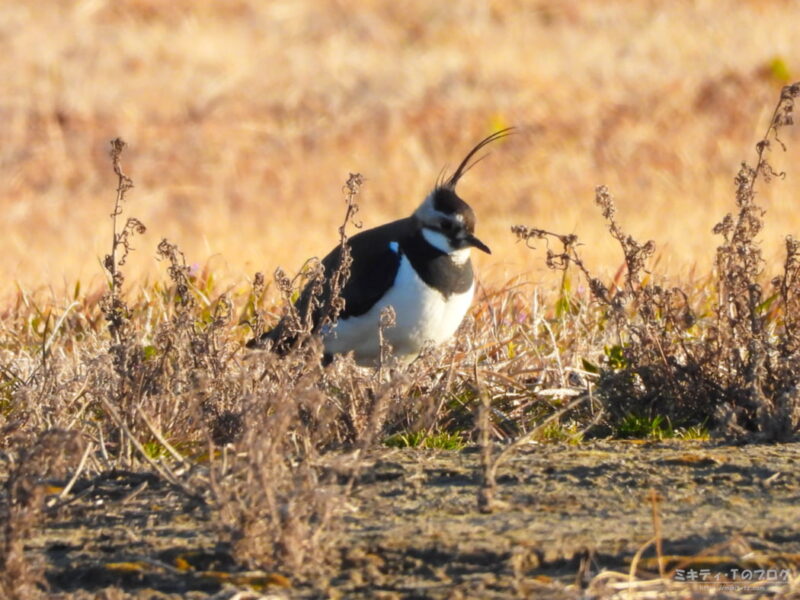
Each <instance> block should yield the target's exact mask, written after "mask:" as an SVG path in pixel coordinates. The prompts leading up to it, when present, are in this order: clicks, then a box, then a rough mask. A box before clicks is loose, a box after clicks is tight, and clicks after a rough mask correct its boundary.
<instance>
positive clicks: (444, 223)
mask: <svg viewBox="0 0 800 600" xmlns="http://www.w3.org/2000/svg"><path fill="white" fill-rule="evenodd" d="M439 227H441V228H442V231H450V230H451V229H453V223H452V221H447V220H442V222H441V223H439Z"/></svg>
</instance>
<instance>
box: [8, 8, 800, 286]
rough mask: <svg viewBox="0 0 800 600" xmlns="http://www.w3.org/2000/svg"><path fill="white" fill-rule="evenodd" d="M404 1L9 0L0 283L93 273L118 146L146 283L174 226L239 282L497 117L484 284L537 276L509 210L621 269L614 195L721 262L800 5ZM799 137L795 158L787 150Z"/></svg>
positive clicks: (674, 258) (645, 230)
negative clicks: (598, 206) (111, 143)
mask: <svg viewBox="0 0 800 600" xmlns="http://www.w3.org/2000/svg"><path fill="white" fill-rule="evenodd" d="M403 6H404V7H403V9H402V10H400V9H399V8H398V7H397V6H396V4H395V3H392V2H365V3H362V4H361V5H360V6H359V8H358V9H357V10H351V9H350V8H349V7H347V6H345V5H342V4H339V3H328V4H326V5H325V6H324V7H320V6H318V5H317V4H316V3H310V2H309V3H291V4H280V3H278V4H274V3H271V4H265V3H258V2H247V1H243V0H239V1H236V2H226V3H225V4H224V7H223V6H221V5H220V4H219V3H216V2H210V1H201V2H191V3H190V2H177V3H176V2H171V3H169V5H164V4H162V3H160V2H153V1H149V0H148V1H144V0H125V1H122V2H113V3H112V2H106V1H103V0H83V1H81V2H74V3H67V4H63V3H60V4H59V3H34V4H20V3H16V2H3V3H0V34H2V35H0V40H2V42H0V44H2V49H3V56H4V59H3V61H2V62H1V63H0V69H2V71H0V75H2V78H3V80H4V81H5V82H6V87H5V91H4V94H3V98H2V99H0V111H1V112H2V115H3V118H2V120H0V137H2V139H3V140H4V143H3V147H2V149H0V175H1V176H0V206H2V209H3V214H4V225H3V229H2V235H0V240H1V241H0V253H2V256H3V257H4V260H3V261H2V262H0V277H2V279H3V281H6V282H19V283H20V284H21V285H22V286H23V287H24V288H25V289H26V290H34V289H39V288H40V287H41V286H49V287H50V288H52V289H54V290H55V292H56V297H60V295H61V293H62V291H63V290H64V289H69V290H71V289H72V288H73V287H74V285H75V283H76V282H77V281H80V282H81V283H82V285H83V287H84V288H85V289H87V288H92V289H93V288H95V287H97V286H98V285H99V284H100V277H99V276H98V262H99V261H100V260H101V259H102V257H103V256H104V255H105V254H106V253H107V251H108V249H107V235H106V234H105V232H104V231H103V230H102V229H100V228H98V227H97V224H98V222H102V221H103V220H104V219H105V217H106V215H107V214H108V212H109V209H108V205H107V199H106V191H107V190H108V188H109V186H110V185H112V177H111V175H110V173H109V171H108V169H107V165H106V145H107V142H108V140H109V139H111V138H112V137H115V136H117V135H120V136H121V137H123V138H124V139H125V140H126V141H127V142H128V143H129V144H130V145H131V148H132V150H133V152H132V153H131V155H130V158H129V164H128V171H129V174H130V175H131V176H132V177H133V178H134V179H135V180H136V184H137V190H136V193H137V197H136V198H137V199H136V202H137V210H136V216H137V217H139V218H140V219H141V220H142V221H143V222H144V223H147V224H148V225H150V231H149V232H148V233H147V234H145V235H144V236H143V237H142V238H141V239H139V240H138V241H137V243H136V246H137V248H138V249H139V251H140V252H139V253H138V254H137V255H135V256H133V257H132V258H131V263H130V266H129V269H128V273H129V276H130V277H131V280H138V279H139V278H140V277H142V276H147V277H148V278H149V279H150V280H151V281H152V280H157V279H158V278H159V277H160V276H161V275H162V274H163V272H162V270H161V269H160V266H159V264H158V263H157V262H156V261H155V260H154V256H155V247H156V245H157V244H158V241H159V240H160V239H161V237H168V238H169V239H171V240H173V241H174V242H175V243H177V244H178V245H179V246H180V247H181V248H182V249H183V251H184V252H185V253H186V256H187V260H188V262H189V264H199V265H205V264H206V263H209V264H210V265H211V268H212V269H213V271H214V273H215V276H216V277H217V279H218V280H222V281H223V282H225V283H233V284H237V285H238V284H241V282H243V281H245V280H248V279H250V277H251V276H252V273H254V272H255V271H257V270H264V271H266V272H272V271H273V269H274V268H275V267H276V266H278V265H282V266H284V267H285V268H286V269H287V270H288V271H291V272H294V271H296V270H297V269H298V268H299V266H300V265H301V264H302V263H303V262H304V261H305V259H306V258H307V257H308V256H309V255H312V254H322V253H325V252H326V251H327V250H328V249H329V248H330V247H332V246H333V245H334V244H335V242H336V226H337V225H338V223H339V217H340V215H339V203H340V196H339V194H338V193H337V190H338V189H339V188H340V186H341V184H342V182H343V181H344V180H345V179H346V176H347V173H348V172H350V171H352V172H356V171H357V172H360V173H362V174H364V175H365V177H366V178H367V182H366V185H365V186H364V190H363V194H364V197H363V199H362V203H363V205H364V211H363V216H364V220H365V225H366V226H373V225H376V224H378V223H381V222H383V221H386V220H387V219H389V218H396V217H400V216H405V215H407V214H408V213H410V211H411V210H413V208H414V207H415V206H416V204H417V203H418V202H419V201H420V200H421V199H422V197H423V196H424V194H425V193H426V192H427V191H428V190H429V188H430V187H431V186H432V185H433V183H434V180H435V178H436V175H437V174H438V173H439V171H440V169H441V168H442V167H443V166H444V165H446V164H450V165H451V166H452V163H453V161H454V160H456V159H457V157H459V156H461V154H462V153H463V151H464V149H465V148H467V147H469V146H470V144H472V143H473V142H474V140H475V139H478V138H480V136H482V135H484V134H486V133H487V132H488V131H490V130H491V129H492V127H494V126H497V125H498V124H513V125H516V126H519V127H521V128H522V129H523V131H524V133H523V134H522V135H519V136H516V137H515V138H514V139H510V140H508V141H507V142H505V145H504V146H502V147H498V148H497V149H495V151H494V156H493V157H492V161H491V165H489V163H487V164H485V165H482V166H481V168H480V169H478V170H476V171H475V172H474V173H472V174H471V176H470V177H468V178H466V180H465V181H464V187H463V194H464V197H465V198H466V199H467V200H468V201H470V202H472V203H473V204H474V207H475V209H476V213H477V215H478V219H479V226H478V228H479V233H480V235H481V236H482V238H485V239H487V242H488V243H489V245H490V246H491V247H492V248H493V249H494V250H495V253H494V255H493V256H492V257H487V258H486V259H483V258H481V265H480V266H481V272H482V275H483V277H484V279H485V280H486V281H488V282H489V283H491V284H492V285H493V286H494V285H496V284H498V283H504V282H505V280H506V279H507V278H508V277H511V276H513V275H517V274H518V273H520V272H522V271H531V272H532V273H533V277H534V278H535V279H539V278H544V277H546V276H547V275H546V270H545V269H543V268H542V267H540V266H539V265H537V264H536V263H534V262H533V261H530V260H529V259H528V257H525V256H524V255H520V253H518V252H515V251H514V250H513V241H512V240H511V239H510V238H508V236H507V235H506V231H507V228H508V226H509V224H511V223H520V222H524V223H535V224H536V225H537V226H540V227H542V228H545V229H549V230H551V231H564V232H573V233H576V234H577V235H578V236H579V237H580V239H581V240H583V241H584V242H585V243H586V244H587V246H588V247H590V248H591V249H592V250H591V255H590V256H588V257H587V260H588V261H589V262H590V266H591V267H592V268H593V269H598V270H602V271H605V272H607V273H613V271H614V270H615V269H616V268H617V266H618V265H619V264H620V257H619V255H618V253H617V250H616V248H615V247H614V245H613V244H612V243H611V242H610V240H608V239H606V236H605V235H603V233H602V220H601V219H600V218H599V216H598V215H596V213H595V212H594V211H593V210H592V199H593V195H594V194H593V190H594V187H595V186H596V185H597V184H599V183H605V184H606V185H608V186H609V187H610V189H612V190H614V192H615V195H616V198H617V200H618V205H619V209H620V211H621V212H622V213H624V214H626V215H627V216H628V221H627V223H628V228H629V230H630V231H631V232H632V233H633V234H634V235H635V236H636V237H637V238H641V239H655V240H656V241H657V242H658V248H659V256H660V262H661V265H662V268H664V269H666V270H667V271H668V272H670V273H672V274H676V275H680V276H686V277H688V276H689V271H690V269H691V268H692V267H693V266H694V265H695V264H697V265H698V272H699V273H703V272H704V271H705V269H707V268H708V267H709V266H710V265H711V261H710V257H711V252H709V250H710V249H712V248H713V245H714V244H715V242H714V241H713V239H710V238H709V236H708V232H709V231H710V230H711V228H712V227H713V225H714V224H715V223H716V219H717V218H718V215H720V214H722V213H723V212H724V211H725V210H726V208H725V207H727V205H728V202H729V198H730V191H731V176H730V174H731V172H733V171H734V170H735V168H736V165H738V163H739V160H740V159H741V158H742V155H743V148H746V147H748V145H749V144H750V143H751V141H752V140H753V139H755V135H756V132H758V131H761V130H763V128H764V126H765V121H766V119H767V118H768V114H767V109H766V108H765V107H767V106H769V104H770V102H771V99H772V98H773V97H774V95H775V94H776V93H777V90H778V89H779V88H780V86H781V85H783V84H784V83H786V81H785V79H786V78H787V77H788V75H790V74H791V73H792V72H795V73H796V71H797V69H799V68H800V66H798V64H796V63H795V54H794V52H793V47H792V46H791V43H792V40H793V36H794V33H795V31H794V23H796V22H797V20H798V17H800V14H798V13H799V12H800V8H798V7H797V5H796V4H794V3H792V2H780V1H774V2H733V1H731V2H723V3H720V2H717V1H713V2H712V1H703V2H643V3H638V4H636V5H635V6H631V5H630V3H628V2H618V3H605V2H603V3H600V2H592V1H565V2H540V3H536V4H530V3H484V2H475V3H460V4H459V6H458V7H448V8H447V9H444V8H441V9H437V8H433V7H430V6H429V5H428V3H425V2H412V3H410V4H409V3H404V5H403ZM787 71H788V72H787ZM787 135H789V136H796V135H797V133H796V132H793V133H790V134H787ZM789 141H791V140H789ZM790 147H791V150H790V153H789V154H788V155H787V156H786V157H785V159H784V160H785V164H792V163H793V162H797V157H798V154H797V152H798V149H797V148H798V147H800V144H790ZM776 166H777V167H778V168H780V167H781V165H780V164H778V165H776ZM798 186H800V184H798V182H797V181H794V180H789V181H787V182H786V184H785V185H784V187H783V188H781V191H780V195H773V191H771V190H767V191H765V192H764V194H765V198H764V200H765V204H766V206H767V207H768V209H769V210H770V214H771V215H772V217H773V218H772V219H771V221H770V223H768V226H767V230H766V231H765V235H764V237H765V240H766V241H767V248H766V249H765V250H766V256H767V258H768V259H769V260H777V256H778V255H779V251H780V245H779V244H778V243H777V241H776V240H778V239H779V238H780V236H782V235H783V234H784V233H785V232H786V231H792V230H797V229H798V227H797V216H796V211H794V210H793V209H792V205H791V203H789V202H785V201H781V200H780V199H781V198H791V197H795V196H797V195H798V191H800V190H798ZM665 215H671V216H672V215H674V216H675V217H676V218H671V219H665V218H664V216H665ZM297 223H302V224H303V226H302V227H297V226H295V225H296V224H297ZM293 224H295V225H293ZM156 225H157V227H156ZM31 232H36V235H31ZM309 233H312V234H313V235H311V236H309ZM10 293H12V290H11V289H7V291H6V292H5V293H4V296H5V297H6V298H7V297H8V295H9V294H10Z"/></svg>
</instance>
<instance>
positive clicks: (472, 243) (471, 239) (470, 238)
mask: <svg viewBox="0 0 800 600" xmlns="http://www.w3.org/2000/svg"><path fill="white" fill-rule="evenodd" d="M466 239H467V243H468V244H469V245H470V246H474V247H475V248H477V249H478V250H483V251H484V252H486V254H491V253H492V251H491V250H489V246H487V245H486V244H484V243H483V242H482V241H480V240H479V239H478V238H476V237H475V236H474V235H472V234H471V233H469V234H467V238H466Z"/></svg>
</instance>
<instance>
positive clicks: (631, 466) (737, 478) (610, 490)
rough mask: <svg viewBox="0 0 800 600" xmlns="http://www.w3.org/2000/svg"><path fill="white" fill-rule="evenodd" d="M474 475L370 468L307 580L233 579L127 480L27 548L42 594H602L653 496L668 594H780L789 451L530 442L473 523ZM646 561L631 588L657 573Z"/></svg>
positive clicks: (150, 483)
mask: <svg viewBox="0 0 800 600" xmlns="http://www.w3.org/2000/svg"><path fill="white" fill-rule="evenodd" d="M478 466H479V454H478V453H477V452H476V450H475V449H474V448H469V449H467V450H464V451H462V452H447V451H428V450H426V451H421V450H386V451H382V452H379V453H377V454H374V455H373V456H371V457H370V459H369V461H368V465H367V466H366V468H364V470H363V471H362V473H361V476H360V477H359V480H358V482H357V484H356V486H355V488H354V491H353V494H352V495H351V496H350V498H349V499H348V500H347V503H346V505H345V506H344V507H343V508H342V510H343V522H344V526H343V528H342V531H341V538H340V541H341V543H340V544H339V549H338V550H337V552H339V553H340V556H341V560H338V559H337V560H335V561H333V562H335V563H337V564H339V565H340V566H339V567H338V568H337V569H336V570H335V571H331V573H330V576H329V577H326V578H320V579H317V580H315V581H308V580H303V579H301V578H298V577H295V576H293V574H292V573H280V574H278V573H255V574H254V573H249V574H248V573H242V572H238V573H237V568H236V565H234V564H233V562H232V560H231V559H230V557H229V555H228V553H227V552H226V550H225V548H224V547H222V546H220V545H218V544H217V542H216V541H215V540H216V538H215V535H214V533H213V528H212V527H211V521H210V519H212V518H213V514H210V513H209V512H208V511H206V510H205V509H204V508H203V507H202V506H200V505H198V504H197V503H196V502H194V501H191V500H189V499H188V498H187V497H186V496H185V495H183V494H182V493H181V492H179V491H177V490H173V489H171V488H170V486H169V485H168V484H166V483H164V482H163V481H162V480H160V479H158V478H155V477H151V476H148V475H143V474H137V473H125V472H118V473H114V474H109V475H107V476H105V477H102V478H97V479H94V480H92V481H84V482H79V483H78V485H76V486H75V488H74V489H73V494H74V496H73V497H74V498H75V499H74V501H72V502H70V503H68V504H66V505H65V506H63V507H61V508H60V509H58V511H57V513H58V514H57V517H56V518H53V519H51V520H49V521H48V522H47V524H46V525H45V526H44V528H43V529H40V530H39V531H38V533H37V535H36V536H35V537H34V538H33V539H31V540H30V543H29V546H28V550H29V552H30V554H31V556H32V557H33V556H35V555H38V556H39V557H42V558H44V560H45V561H46V565H47V571H46V572H47V579H48V581H49V584H50V586H51V592H52V593H53V594H54V595H56V596H57V597H76V598H84V597H107V598H116V597H127V596H132V597H137V598H178V597H186V598H198V599H200V598H209V597H214V598H230V597H233V596H234V595H236V594H237V593H238V591H241V590H244V589H245V588H246V587H247V585H248V584H252V585H253V586H254V587H255V588H256V589H258V590H259V593H260V594H262V595H265V596H267V597H274V598H283V597H287V598H294V597H301V598H302V597H343V598H345V597H346V598H375V597H384V598H507V597H549V598H574V597H579V596H581V595H582V594H587V595H589V596H593V597H608V596H611V595H613V592H614V588H613V586H612V587H608V586H607V587H606V588H604V589H603V591H600V588H599V587H598V584H599V583H602V582H604V581H606V580H605V576H603V575H600V576H598V573H600V572H601V571H603V570H607V571H615V572H624V573H628V572H629V570H630V567H631V562H632V560H634V556H635V555H636V553H637V551H638V550H640V549H641V548H642V546H643V545H645V544H646V543H647V542H648V540H650V539H651V538H652V537H653V536H654V525H653V503H652V501H651V498H652V492H651V490H655V491H656V492H657V494H658V496H659V497H660V501H659V502H658V504H657V506H658V514H659V515H660V519H661V525H660V529H661V537H662V538H663V549H662V556H664V566H665V568H666V576H665V578H664V579H669V580H671V582H673V584H671V585H673V588H671V589H673V592H674V591H675V590H676V589H677V590H678V591H677V593H678V594H680V597H687V595H688V594H690V593H693V594H695V597H706V596H707V597H712V596H713V597H744V596H745V595H748V596H749V597H790V596H791V595H792V594H793V593H796V586H797V581H796V580H795V581H794V583H792V578H793V577H794V578H796V577H797V570H798V566H800V469H798V466H800V443H793V444H783V445H744V446H731V445H720V444H716V443H712V442H686V441H682V442H672V441H670V442H644V443H643V442H619V441H617V442H606V441H597V442H589V443H584V444H581V445H579V446H569V445H559V444H546V445H532V446H530V447H529V448H527V449H525V450H523V451H521V452H519V453H518V454H516V455H515V456H514V457H512V458H511V459H510V460H509V461H508V462H506V463H505V464H504V465H503V466H502V467H501V468H500V471H499V473H498V489H497V494H496V499H497V501H498V502H497V503H498V506H497V509H496V510H495V511H494V512H492V513H490V514H482V513H480V512H478V510H477V503H476V492H477V490H478V481H479V477H478ZM655 555H656V554H655V551H654V548H653V547H650V548H648V549H647V550H646V551H645V552H644V553H643V554H642V557H641V560H639V561H638V563H637V569H638V576H639V577H640V578H642V577H645V576H646V574H647V573H648V572H649V573H652V574H653V576H657V575H658V564H657V561H656V559H655V558H654V557H655ZM759 569H762V570H763V572H760V571H759ZM748 572H749V573H750V575H749V577H750V578H751V579H750V580H749V581H747V580H746V578H747V577H748V575H747V573H748ZM693 573H694V575H692V574H693ZM681 576H683V577H685V578H691V577H693V576H696V577H697V578H698V579H706V582H701V583H688V582H687V583H684V584H678V583H674V582H675V580H676V579H680V577H681ZM612 579H613V577H611V578H609V579H608V580H607V582H606V583H609V584H610V582H611V580H612ZM787 579H788V581H787ZM616 581H619V578H617V579H616ZM587 585H588V586H589V588H588V590H587ZM674 586H677V588H675V587H674ZM725 586H727V587H725ZM111 588H116V589H113V590H111ZM726 590H727V592H726ZM792 590H794V592H793V591H792ZM725 593H728V594H733V595H732V596H721V595H720V594H725ZM697 594H700V596H697ZM714 594H717V595H716V596H714ZM239 597H240V598H243V597H248V596H244V595H240V596H239ZM252 597H259V596H252ZM676 597H677V596H676Z"/></svg>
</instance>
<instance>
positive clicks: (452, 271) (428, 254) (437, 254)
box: [400, 230, 473, 298]
mask: <svg viewBox="0 0 800 600" xmlns="http://www.w3.org/2000/svg"><path fill="white" fill-rule="evenodd" d="M400 248H401V249H402V251H403V253H404V254H405V255H406V256H407V257H408V260H409V261H410V262H411V266H412V267H414V270H415V271H416V272H417V275H419V276H420V278H421V279H422V281H424V282H425V283H426V284H428V285H429V286H430V287H432V288H434V289H436V290H438V291H439V292H441V294H442V295H443V296H444V297H445V298H449V297H450V295H452V294H463V293H464V292H466V291H467V290H469V288H470V287H472V278H473V275H472V261H470V260H469V259H467V260H466V261H465V262H464V263H462V264H458V263H456V262H454V261H453V259H452V258H450V256H449V255H448V254H447V253H446V252H442V251H441V250H439V249H438V248H436V247H434V246H432V245H431V244H430V243H428V240H426V239H425V238H424V237H423V236H422V230H419V231H417V232H416V233H415V234H414V235H413V236H411V237H410V238H408V239H407V240H405V241H403V242H402V243H401V245H400Z"/></svg>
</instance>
